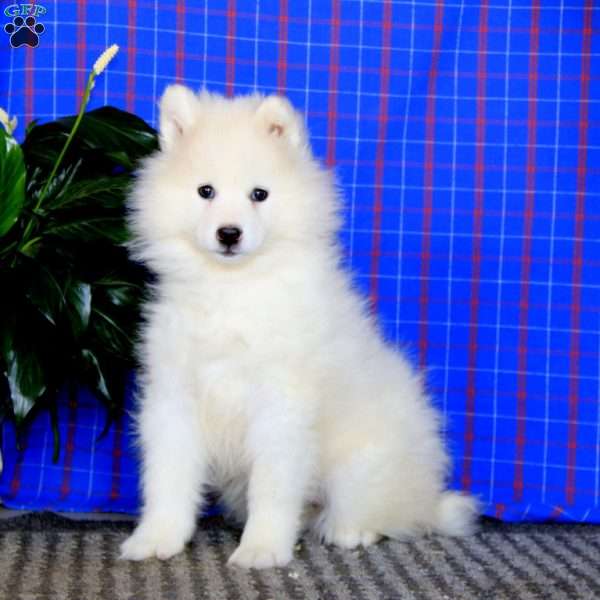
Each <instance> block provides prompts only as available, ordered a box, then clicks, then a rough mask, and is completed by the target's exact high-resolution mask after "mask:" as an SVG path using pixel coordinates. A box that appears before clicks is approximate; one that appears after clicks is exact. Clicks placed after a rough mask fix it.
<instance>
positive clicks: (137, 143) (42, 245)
mask: <svg viewBox="0 0 600 600" xmlns="http://www.w3.org/2000/svg"><path fill="white" fill-rule="evenodd" d="M117 51H118V46H116V45H113V46H111V47H110V48H108V49H107V50H105V52H104V53H103V54H102V55H101V56H100V57H99V58H98V60H97V61H96V63H95V64H94V66H93V69H92V71H91V72H90V75H89V77H88V80H87V84H86V86H85V90H84V92H83V97H82V101H81V107H80V110H79V113H78V114H77V115H76V116H74V117H65V118H62V119H58V120H56V121H53V122H50V123H45V124H41V125H38V124H36V123H35V122H34V123H32V124H30V125H29V127H28V128H27V131H26V135H25V139H24V141H23V142H22V143H21V144H19V143H18V142H17V140H16V139H15V137H14V136H13V133H14V130H15V128H16V125H17V122H16V119H15V118H14V117H13V118H12V119H11V118H10V117H9V115H8V114H7V113H6V112H5V111H4V110H0V123H1V124H2V127H0V289H1V290H2V293H1V294H0V424H1V423H2V421H3V420H4V419H7V418H8V419H11V420H12V421H13V422H14V423H15V425H16V427H17V433H18V437H19V440H20V441H21V442H22V441H23V440H24V438H25V433H26V431H27V425H28V424H29V423H30V422H31V421H32V420H33V418H34V417H35V415H36V414H37V413H38V412H39V410H40V409H47V410H48V411H49V414H50V419H51V423H52V426H53V431H54V437H55V444H54V449H55V453H54V458H55V459H57V458H58V452H59V450H60V444H59V439H58V427H57V423H58V420H57V419H58V417H57V398H58V396H59V392H60V391H61V390H64V389H67V390H68V391H69V393H70V395H71V402H76V398H77V395H76V393H75V392H76V390H77V388H78V387H80V386H87V387H88V388H90V389H91V390H92V391H93V392H94V393H95V395H96V396H97V398H98V399H99V400H100V401H102V402H103V403H104V404H105V406H106V408H107V409H108V410H107V416H108V419H107V423H109V422H110V420H111V418H112V417H114V416H115V415H116V414H117V413H118V411H119V409H120V408H122V405H123V392H124V387H125V380H126V378H127V375H128V373H129V372H130V371H131V369H132V367H133V365H134V361H133V352H132V344H133V339H132V338H133V335H134V332H135V326H136V322H137V321H138V318H139V310H138V307H139V301H140V298H141V294H142V290H143V285H144V281H145V278H146V274H145V272H144V271H143V270H142V268H141V267H140V266H138V265H136V264H134V263H132V262H130V261H129V259H128V257H127V252H126V249H125V248H124V243H125V242H126V241H127V229H126V224H125V219H124V216H125V209H124V199H125V196H126V193H127V190H128V186H129V185H130V183H131V181H132V177H133V172H134V169H135V167H136V164H137V162H138V160H139V159H140V158H141V157H143V156H146V155H147V154H149V153H150V152H152V151H153V150H155V149H156V147H157V137H156V133H155V131H154V130H153V129H152V128H151V127H150V126H149V125H147V124H146V123H145V122H144V121H142V120H141V119H139V118H138V117H136V116H135V115H132V114H129V113H127V112H124V111H121V110H118V109H116V108H112V107H103V108H99V109H96V110H92V111H90V112H87V113H86V112H85V110H86V107H87V104H88V102H89V99H90V95H91V93H92V90H93V88H94V84H95V81H96V79H97V77H98V76H100V74H101V73H102V72H103V71H104V69H105V68H106V67H107V65H108V63H109V62H110V61H111V60H112V58H113V57H114V56H115V54H116V53H117ZM1 431H2V430H1V429H0V434H1ZM0 442H1V439H0ZM0 469H1V460H0Z"/></svg>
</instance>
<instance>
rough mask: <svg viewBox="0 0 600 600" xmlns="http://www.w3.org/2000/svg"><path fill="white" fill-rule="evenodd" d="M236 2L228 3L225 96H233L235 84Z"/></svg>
mask: <svg viewBox="0 0 600 600" xmlns="http://www.w3.org/2000/svg"><path fill="white" fill-rule="evenodd" d="M235 19H236V4H235V0H229V1H228V2H227V50H226V55H225V63H226V71H225V94H226V95H227V96H233V90H234V83H235Z"/></svg>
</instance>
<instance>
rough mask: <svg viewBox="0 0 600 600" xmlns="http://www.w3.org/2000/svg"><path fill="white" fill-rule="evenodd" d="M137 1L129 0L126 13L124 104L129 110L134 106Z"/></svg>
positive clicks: (131, 110) (132, 109)
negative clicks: (125, 83) (125, 82)
mask: <svg viewBox="0 0 600 600" xmlns="http://www.w3.org/2000/svg"><path fill="white" fill-rule="evenodd" d="M136 18H137V2H136V0H130V2H129V3H128V13H127V91H126V94H125V106H126V108H127V110H128V111H129V112H133V111H134V108H135V54H136V51H137V50H136V36H135V33H136V26H135V24H136Z"/></svg>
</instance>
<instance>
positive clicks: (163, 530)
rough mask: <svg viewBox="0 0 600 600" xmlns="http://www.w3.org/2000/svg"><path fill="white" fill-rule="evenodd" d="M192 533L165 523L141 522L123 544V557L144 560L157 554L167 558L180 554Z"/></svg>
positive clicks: (157, 556)
mask: <svg viewBox="0 0 600 600" xmlns="http://www.w3.org/2000/svg"><path fill="white" fill-rule="evenodd" d="M190 537H191V534H190V535H185V534H182V533H181V532H180V531H177V530H176V528H168V527H167V526H165V524H154V526H152V525H150V524H145V523H143V524H140V525H139V526H138V527H137V528H136V530H135V531H134V532H133V534H132V535H131V536H129V537H128V538H127V539H126V540H125V541H124V542H123V543H122V544H121V556H120V558H121V559H124V560H144V559H146V558H151V557H154V556H156V558H159V559H160V560H166V559H168V558H171V557H172V556H175V554H179V553H180V552H181V551H182V550H183V548H184V546H185V544H186V542H187V541H188V539H189V538H190Z"/></svg>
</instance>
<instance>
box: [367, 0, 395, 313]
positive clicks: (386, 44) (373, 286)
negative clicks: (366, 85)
mask: <svg viewBox="0 0 600 600" xmlns="http://www.w3.org/2000/svg"><path fill="white" fill-rule="evenodd" d="M381 35H382V40H381V66H380V69H379V70H380V82H379V86H380V87H379V99H380V100H379V116H378V118H377V121H378V128H377V147H376V151H375V182H374V198H373V237H372V239H373V242H372V245H371V266H370V275H371V276H370V280H369V299H370V301H371V306H372V308H373V309H375V307H376V306H377V302H378V300H379V284H378V279H377V275H378V273H379V258H380V256H381V212H382V210H383V199H382V194H383V185H382V183H383V170H384V166H385V142H386V138H387V127H388V118H389V115H388V101H389V98H388V92H389V87H390V48H391V36H392V3H391V1H390V0H386V2H385V4H384V5H383V16H382V20H381Z"/></svg>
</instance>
